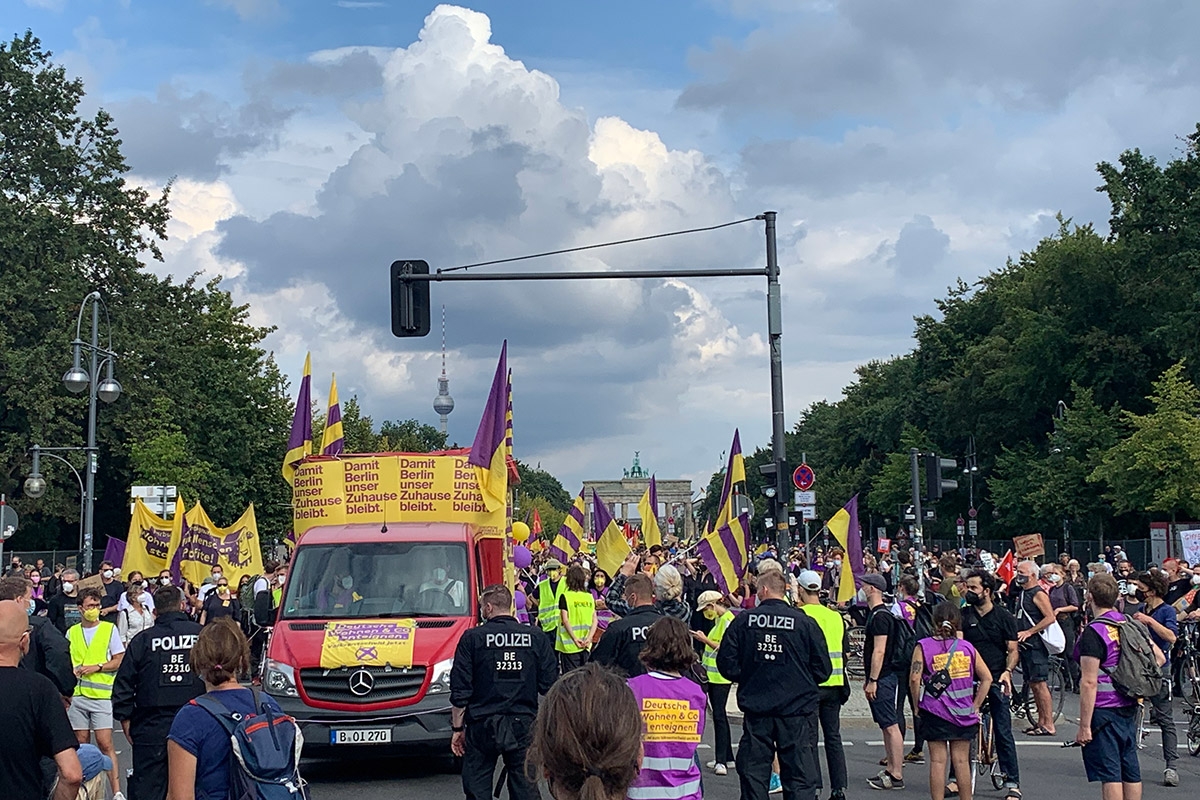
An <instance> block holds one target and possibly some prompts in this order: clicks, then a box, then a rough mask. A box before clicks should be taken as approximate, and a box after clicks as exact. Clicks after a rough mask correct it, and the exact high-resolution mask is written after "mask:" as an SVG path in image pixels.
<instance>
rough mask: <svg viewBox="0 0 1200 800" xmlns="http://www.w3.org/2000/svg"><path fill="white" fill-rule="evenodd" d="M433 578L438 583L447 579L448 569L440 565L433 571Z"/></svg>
mask: <svg viewBox="0 0 1200 800" xmlns="http://www.w3.org/2000/svg"><path fill="white" fill-rule="evenodd" d="M433 580H434V581H435V582H437V583H443V582H444V581H445V580H446V570H444V569H442V568H441V567H438V568H437V569H435V570H434V571H433Z"/></svg>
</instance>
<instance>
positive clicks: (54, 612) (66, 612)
mask: <svg viewBox="0 0 1200 800" xmlns="http://www.w3.org/2000/svg"><path fill="white" fill-rule="evenodd" d="M49 606H50V610H49V611H48V612H47V616H48V617H49V618H50V621H51V622H53V623H54V627H56V628H58V630H59V632H60V633H62V634H64V635H65V634H66V632H67V630H68V629H69V628H70V627H71V626H73V625H78V624H79V623H80V622H83V612H81V611H80V610H79V598H78V597H67V596H66V595H65V594H56V595H54V597H51V598H50V602H49Z"/></svg>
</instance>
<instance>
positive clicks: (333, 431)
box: [321, 374, 346, 456]
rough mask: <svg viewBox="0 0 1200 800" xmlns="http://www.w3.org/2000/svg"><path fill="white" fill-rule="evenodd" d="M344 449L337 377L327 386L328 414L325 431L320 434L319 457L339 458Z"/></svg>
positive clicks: (344, 436)
mask: <svg viewBox="0 0 1200 800" xmlns="http://www.w3.org/2000/svg"><path fill="white" fill-rule="evenodd" d="M345 449H346V434H345V432H344V431H343V430H342V404H341V403H339V402H338V393H337V375H336V374H335V375H334V376H333V381H332V382H330V384H329V413H327V414H326V415H325V431H324V432H323V433H322V434H321V455H323V456H340V455H341V454H342V451H343V450H345Z"/></svg>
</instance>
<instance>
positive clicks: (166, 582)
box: [158, 569, 171, 586]
mask: <svg viewBox="0 0 1200 800" xmlns="http://www.w3.org/2000/svg"><path fill="white" fill-rule="evenodd" d="M158 585H159V586H170V585H171V571H170V570H169V569H164V570H161V571H160V572H159V573H158Z"/></svg>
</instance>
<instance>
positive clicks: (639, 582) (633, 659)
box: [591, 572, 663, 678]
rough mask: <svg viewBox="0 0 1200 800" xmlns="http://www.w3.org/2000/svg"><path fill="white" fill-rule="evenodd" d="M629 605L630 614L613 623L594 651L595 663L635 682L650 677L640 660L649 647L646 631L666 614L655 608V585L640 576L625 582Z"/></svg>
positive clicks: (645, 576) (631, 577)
mask: <svg viewBox="0 0 1200 800" xmlns="http://www.w3.org/2000/svg"><path fill="white" fill-rule="evenodd" d="M625 602H627V603H628V604H629V606H630V610H629V613H628V614H626V615H625V616H623V617H621V618H620V619H619V620H617V621H616V622H610V623H609V625H608V629H607V630H606V631H604V635H603V636H601V637H600V641H599V642H597V643H596V646H595V647H594V648H592V657H591V660H592V661H594V662H596V663H597V664H601V665H603V666H605V667H617V668H618V669H621V670H624V672H625V674H626V675H628V676H629V677H630V678H632V677H635V676H637V675H645V674H646V665H645V664H643V663H642V661H641V659H640V658H638V656H639V655H640V654H641V652H642V648H643V647H644V646H645V645H646V631H648V630H649V629H650V626H651V625H653V624H654V623H655V622H657V621H658V620H659V619H661V618H662V616H663V614H662V612H661V611H659V610H658V607H657V606H655V604H654V582H653V581H651V580H650V578H649V577H648V576H647V575H644V574H643V573H640V572H639V573H637V574H636V575H631V576H630V577H629V578H628V580H626V581H625Z"/></svg>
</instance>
